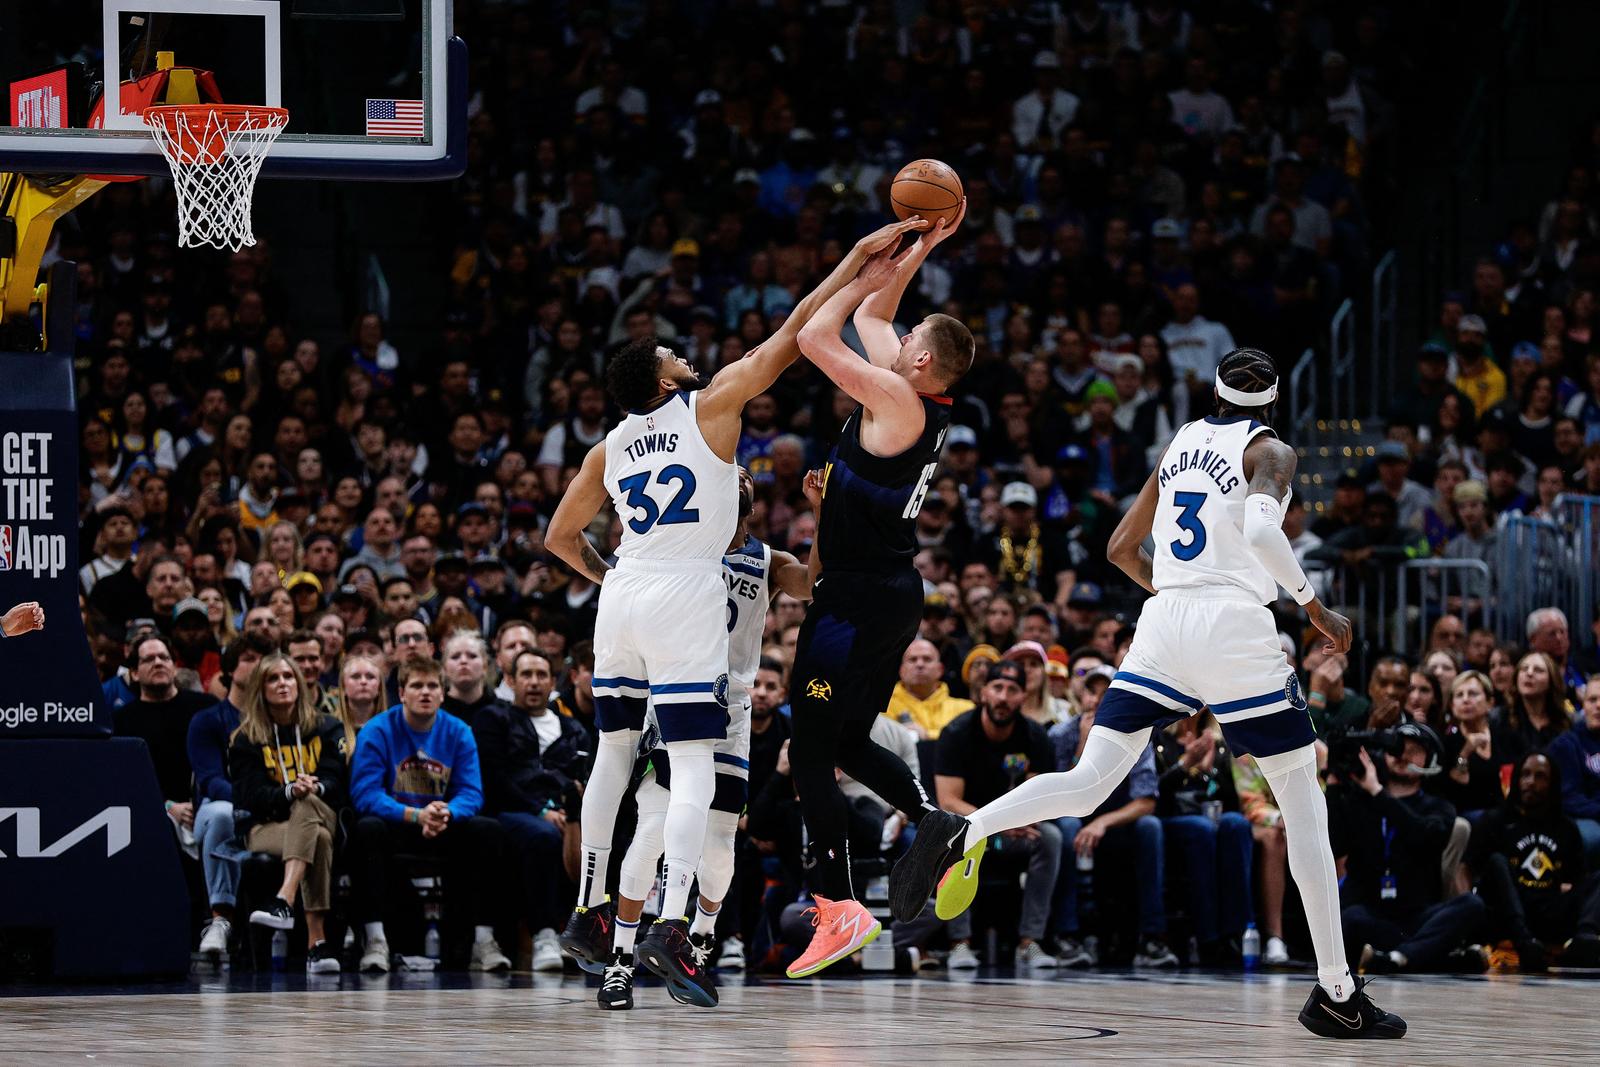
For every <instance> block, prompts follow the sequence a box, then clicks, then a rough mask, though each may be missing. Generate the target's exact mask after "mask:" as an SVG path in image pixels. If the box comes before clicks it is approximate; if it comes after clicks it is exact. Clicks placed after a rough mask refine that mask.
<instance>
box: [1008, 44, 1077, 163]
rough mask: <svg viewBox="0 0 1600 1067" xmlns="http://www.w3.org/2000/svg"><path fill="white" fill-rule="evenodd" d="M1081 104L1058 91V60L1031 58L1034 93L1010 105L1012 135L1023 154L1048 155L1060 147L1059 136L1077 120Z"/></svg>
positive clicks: (1048, 56) (1047, 55) (1053, 56)
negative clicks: (1050, 151) (1046, 153)
mask: <svg viewBox="0 0 1600 1067" xmlns="http://www.w3.org/2000/svg"><path fill="white" fill-rule="evenodd" d="M1080 103H1081V102H1080V101H1079V100H1078V98H1077V97H1076V96H1074V95H1073V94H1071V93H1069V92H1067V91H1066V90H1065V89H1063V88H1061V57H1060V56H1058V55H1056V54H1055V53H1054V52H1050V51H1044V52H1039V53H1037V54H1036V55H1035V56H1034V57H1033V89H1032V90H1030V91H1029V92H1028V93H1027V94H1025V95H1023V96H1021V97H1019V98H1018V99H1017V100H1016V102H1015V103H1013V104H1012V105H1011V135H1012V136H1013V137H1015V138H1016V139H1017V148H1018V150H1019V151H1022V152H1029V153H1033V152H1048V151H1049V150H1050V149H1052V148H1054V147H1056V146H1057V145H1059V144H1060V143H1061V133H1062V131H1063V130H1065V129H1066V128H1067V127H1068V126H1071V125H1072V121H1073V119H1075V118H1077V116H1078V107H1079V104H1080Z"/></svg>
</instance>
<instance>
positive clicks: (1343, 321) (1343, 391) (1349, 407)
mask: <svg viewBox="0 0 1600 1067" xmlns="http://www.w3.org/2000/svg"><path fill="white" fill-rule="evenodd" d="M1355 310H1356V306H1355V303H1354V302H1353V301H1351V300H1350V299H1349V298H1348V297H1346V298H1345V301H1344V303H1342V304H1340V305H1339V310H1337V311H1335V312H1334V313H1333V321H1332V322H1330V323H1329V324H1328V348H1329V351H1330V354H1331V356H1332V358H1331V359H1330V360H1329V363H1328V374H1329V376H1330V380H1329V383H1328V401H1329V403H1328V418H1329V420H1330V421H1331V422H1332V423H1333V424H1334V425H1335V426H1337V425H1338V423H1339V420H1340V419H1353V418H1356V417H1357V416H1356V373H1355V371H1356V321H1355V318H1356V317H1355Z"/></svg>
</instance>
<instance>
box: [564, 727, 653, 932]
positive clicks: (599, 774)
mask: <svg viewBox="0 0 1600 1067" xmlns="http://www.w3.org/2000/svg"><path fill="white" fill-rule="evenodd" d="M639 735H640V732H639V731H638V730H612V731H610V732H609V733H602V734H601V735H600V745H599V748H598V749H597V750H596V751H595V755H594V770H593V771H591V772H590V774H589V784H588V785H587V786H585V787H584V793H583V865H582V867H581V868H580V869H579V872H578V876H579V881H578V903H579V904H580V905H583V906H584V907H589V908H592V907H595V906H597V905H599V904H600V903H601V902H602V901H604V900H605V897H606V868H607V867H609V866H610V865H611V839H612V835H613V834H614V833H615V832H616V826H617V809H618V808H620V807H621V806H622V797H623V794H625V793H626V792H627V791H628V779H629V778H630V777H632V775H633V757H634V753H635V752H636V751H637V750H638V748H639Z"/></svg>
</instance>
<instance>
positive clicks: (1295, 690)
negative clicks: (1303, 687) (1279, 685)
mask: <svg viewBox="0 0 1600 1067" xmlns="http://www.w3.org/2000/svg"><path fill="white" fill-rule="evenodd" d="M1283 699H1285V700H1287V701H1288V702H1289V706H1290V707H1292V708H1294V709H1295V710H1296V711H1305V710H1306V698H1305V697H1304V696H1302V695H1301V693H1300V679H1299V678H1297V677H1296V676H1295V674H1294V672H1293V671H1290V672H1289V680H1288V681H1287V682H1284V683H1283Z"/></svg>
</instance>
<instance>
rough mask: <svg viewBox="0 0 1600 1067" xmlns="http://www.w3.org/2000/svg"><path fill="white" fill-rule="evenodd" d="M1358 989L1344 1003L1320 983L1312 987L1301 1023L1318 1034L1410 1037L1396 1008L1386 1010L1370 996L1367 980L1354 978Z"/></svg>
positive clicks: (1346, 1037) (1320, 1035)
mask: <svg viewBox="0 0 1600 1067" xmlns="http://www.w3.org/2000/svg"><path fill="white" fill-rule="evenodd" d="M1352 981H1354V982H1355V984H1356V988H1355V992H1354V993H1352V994H1351V995H1350V999H1349V1000H1347V1001H1345V1002H1344V1003H1343V1004H1341V1003H1339V1002H1338V1001H1336V1000H1334V999H1333V998H1332V997H1331V996H1329V995H1328V991H1327V990H1326V989H1323V988H1322V983H1321V982H1318V983H1317V984H1316V985H1314V986H1312V987H1311V995H1310V996H1309V997H1307V998H1306V1006H1305V1007H1303V1008H1301V1009H1300V1025H1301V1026H1303V1027H1305V1028H1306V1029H1307V1030H1310V1031H1311V1032H1312V1033H1313V1034H1316V1035H1317V1036H1318V1037H1333V1038H1344V1039H1350V1038H1368V1037H1371V1038H1396V1037H1405V1036H1406V1021H1405V1020H1404V1019H1402V1018H1400V1016H1398V1015H1396V1014H1395V1013H1394V1012H1392V1011H1384V1010H1383V1009H1382V1008H1380V1007H1378V1006H1377V1005H1376V1004H1374V1003H1373V1002H1372V998H1371V997H1369V996H1367V981H1366V979H1364V978H1355V979H1352Z"/></svg>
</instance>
